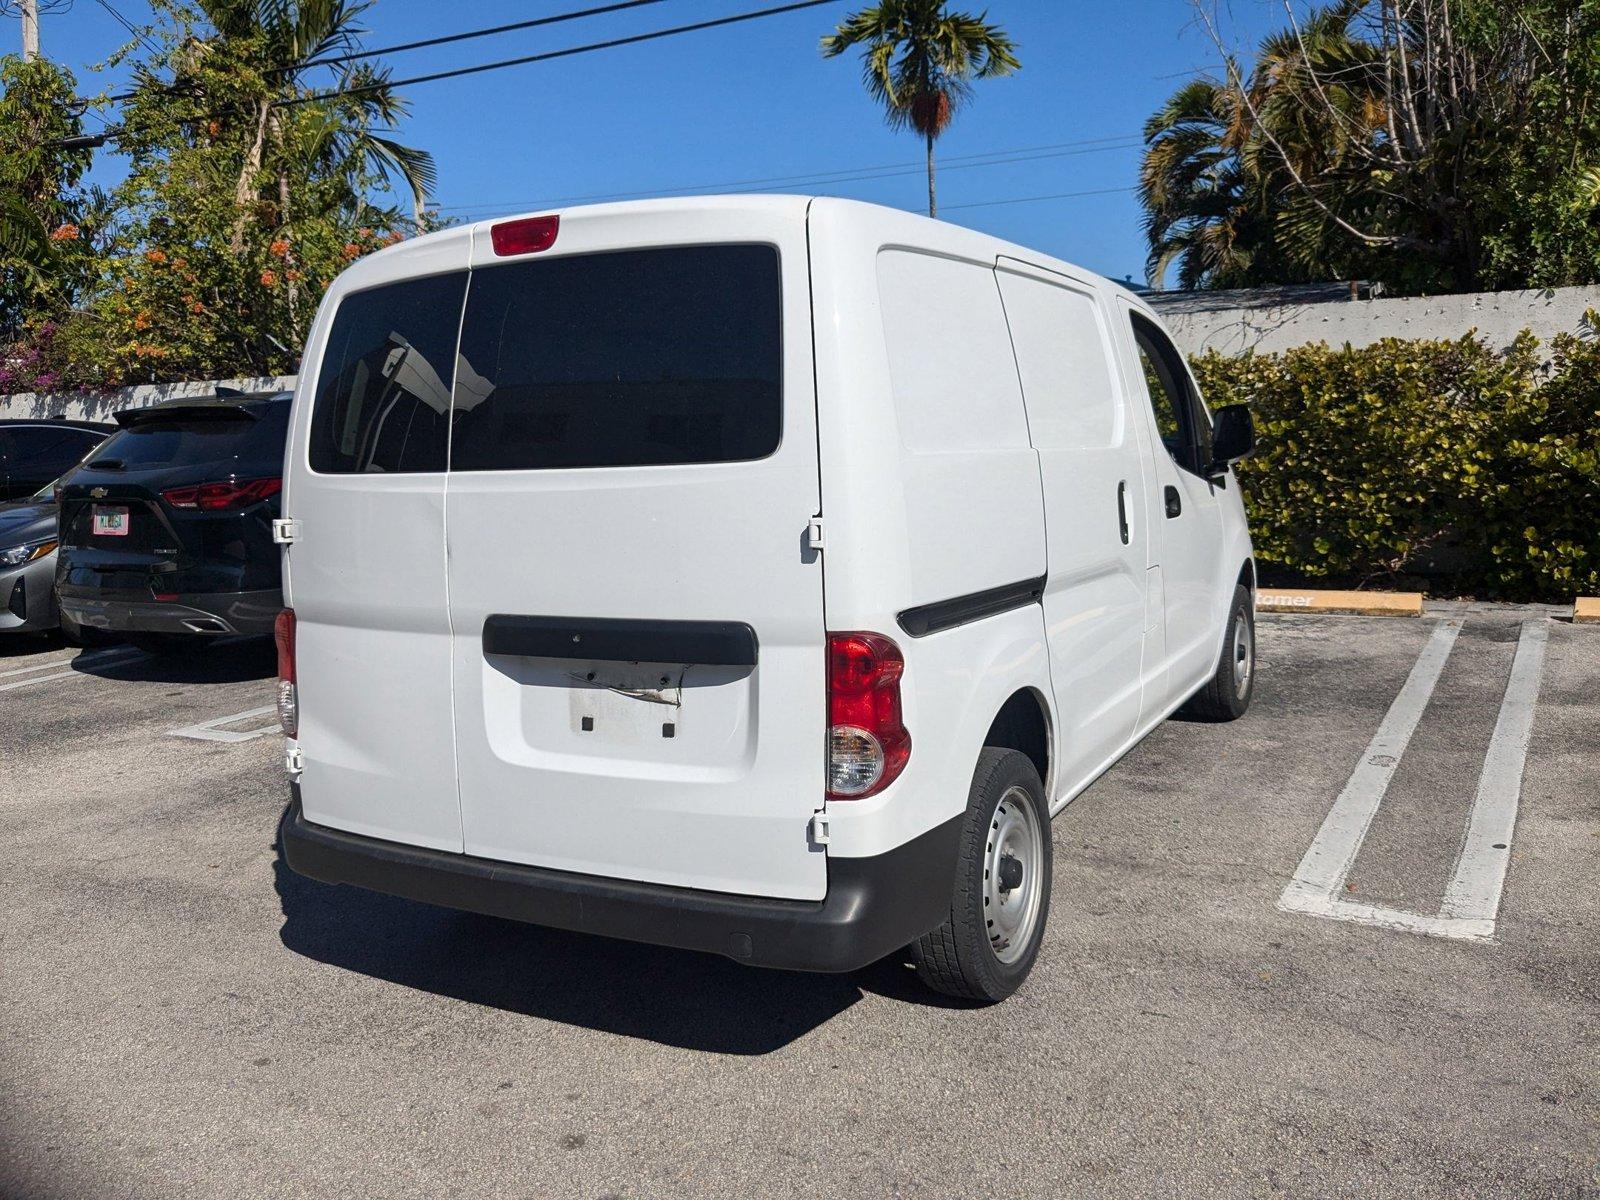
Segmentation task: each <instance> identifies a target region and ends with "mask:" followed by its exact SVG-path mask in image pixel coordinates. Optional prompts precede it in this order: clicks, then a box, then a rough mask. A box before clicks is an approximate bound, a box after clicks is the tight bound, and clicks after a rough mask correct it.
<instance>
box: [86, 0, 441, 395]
mask: <svg viewBox="0 0 1600 1200" xmlns="http://www.w3.org/2000/svg"><path fill="white" fill-rule="evenodd" d="M364 7H365V6H364V5H361V4H353V3H348V2H346V0H298V3H285V2H279V0H253V2H248V0H203V4H202V8H203V10H204V11H203V12H200V11H196V10H192V9H189V8H187V7H185V6H184V5H182V4H181V3H179V2H178V0H158V3H157V10H158V13H159V14H160V15H162V16H163V17H164V18H165V23H164V27H163V30H162V34H161V36H162V37H163V39H164V42H163V46H162V49H161V51H160V53H159V54H157V55H155V56H153V57H152V58H151V59H150V60H147V61H144V62H141V63H139V64H138V66H137V80H138V82H137V84H136V86H135V88H134V89H133V94H132V96H131V98H130V99H129V100H127V101H126V102H125V104H124V106H123V128H122V132H121V134H120V135H119V137H118V143H117V144H118V149H119V150H121V151H122V152H123V153H124V154H126V155H127V156H128V159H129V167H130V170H129V174H128V176H127V179H126V180H125V182H124V183H123V184H122V185H121V186H120V187H119V188H118V189H117V190H116V192H115V195H114V200H115V202H116V205H117V210H118V220H117V222H116V225H115V227H114V228H113V230H112V231H111V236H110V241H109V246H108V248H107V250H108V252H107V254H106V257H105V263H104V268H105V269H104V277H103V279H102V281H101V290H100V294H99V296H98V298H97V302H96V304H95V305H94V312H93V316H92V318H85V319H83V320H81V321H78V322H76V323H73V324H72V325H71V327H69V328H64V329H63V330H62V331H61V335H60V336H59V337H58V343H59V344H60V345H61V346H63V347H70V348H71V349H72V350H73V351H74V352H75V353H78V354H80V355H87V356H89V357H91V358H92V359H93V360H94V361H95V362H96V363H97V364H98V365H99V367H100V368H101V380H102V382H104V383H106V384H108V385H109V384H113V383H120V382H128V381H142V380H145V379H158V380H159V379H172V378H207V377H218V376H231V375H254V374H262V375H266V374H280V373H286V372H290V371H293V370H294V369H295V366H296V363H297V361H298V359H299V353H300V348H301V346H302V344H303V341H304V336H305V332H306V329H307V327H308V325H309V323H310V320H311V317H312V314H313V313H314V311H315V308H316V303H317V301H318V299H319V298H320V297H321V295H322V292H323V290H324V289H325V288H326V287H327V285H328V283H329V282H330V281H331V280H332V279H333V277H334V276H335V275H336V274H337V273H338V272H339V271H340V270H341V269H342V268H343V267H344V266H345V265H347V264H348V263H349V262H350V261H351V260H352V259H354V258H355V257H358V256H359V255H361V254H364V253H367V252H368V251H370V250H372V249H374V248H376V247H378V246H380V245H382V244H385V243H387V242H392V241H396V240H399V238H401V237H402V236H404V234H405V233H406V232H408V231H410V230H412V229H415V228H417V227H418V225H419V221H418V215H419V214H421V211H422V204H423V201H424V198H425V195H426V190H427V188H428V187H430V186H431V185H432V182H433V164H432V160H431V159H430V158H429V157H428V156H427V155H426V154H425V153H423V152H421V151H417V150H413V149H410V148H408V147H405V146H402V145H400V144H399V143H398V142H396V141H395V140H394V139H393V137H392V136H391V134H390V126H391V125H392V124H393V123H395V122H396V121H398V120H399V119H400V118H401V117H402V116H403V115H404V112H405V106H404V104H403V102H402V101H401V100H400V99H399V98H398V97H397V96H396V95H395V94H394V92H393V89H392V88H390V87H389V85H388V83H387V77H386V74H385V73H384V72H383V71H381V70H379V69H376V68H373V67H371V66H367V65H355V66H352V65H350V64H338V68H339V72H340V73H339V75H338V76H337V78H336V80H335V81H333V82H331V83H330V84H329V85H327V86H324V87H321V88H318V87H316V86H315V85H314V84H313V82H312V81H311V79H310V78H309V76H310V75H311V73H312V72H313V71H315V70H316V69H317V66H316V63H317V61H318V60H319V59H326V58H330V57H332V58H337V57H339V56H340V55H342V54H348V53H350V52H352V51H353V50H354V49H355V48H356V46H357V40H356V39H357V35H358V32H359V31H358V30H357V28H356V27H355V25H354V20H355V18H356V16H357V15H358V14H359V13H360V12H361V10H362V9H363V8H364ZM323 69H324V70H325V69H327V68H326V67H324V68H323ZM333 91H338V92H340V93H343V94H340V95H337V96H329V95H327V94H326V93H328V92H333ZM396 182H399V183H400V184H402V185H403V186H405V188H406V189H407V191H408V192H409V193H410V197H409V198H410V201H411V203H410V205H408V206H407V208H408V210H409V211H402V209H400V208H399V207H396V206H395V205H394V204H392V203H391V202H390V197H391V195H392V191H393V186H394V184H395V183H396ZM421 223H424V224H425V223H426V221H425V219H424V221H423V222H421Z"/></svg>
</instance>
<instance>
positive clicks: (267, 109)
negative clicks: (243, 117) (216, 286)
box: [228, 100, 272, 254]
mask: <svg viewBox="0 0 1600 1200" xmlns="http://www.w3.org/2000/svg"><path fill="white" fill-rule="evenodd" d="M271 115H272V105H271V104H269V103H268V102H267V101H265V100H263V101H262V102H261V111H260V113H259V114H258V115H257V117H256V137H255V141H253V142H252V143H251V144H250V153H249V154H247V155H246V156H245V160H244V169H243V170H241V171H240V172H239V184H238V186H237V187H236V188H234V191H233V202H234V204H235V206H236V207H237V208H238V209H239V215H238V216H237V217H236V218H234V222H233V236H232V237H231V238H230V239H229V240H228V249H230V250H231V251H233V253H235V254H238V253H240V252H241V251H242V250H243V249H244V231H245V226H246V225H248V224H249V223H250V204H251V202H252V201H253V200H254V199H255V194H256V175H257V174H258V173H259V172H260V170H261V156H262V154H263V152H264V151H265V150H266V144H267V118H268V117H269V116H271Z"/></svg>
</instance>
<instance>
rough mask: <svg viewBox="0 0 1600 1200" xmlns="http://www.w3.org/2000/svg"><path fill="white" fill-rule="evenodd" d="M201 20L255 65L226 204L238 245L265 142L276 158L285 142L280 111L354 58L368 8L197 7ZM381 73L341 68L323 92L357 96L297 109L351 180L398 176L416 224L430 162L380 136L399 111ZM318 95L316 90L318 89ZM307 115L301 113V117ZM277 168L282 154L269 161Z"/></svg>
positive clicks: (334, 0)
mask: <svg viewBox="0 0 1600 1200" xmlns="http://www.w3.org/2000/svg"><path fill="white" fill-rule="evenodd" d="M199 2H200V8H201V11H203V12H204V13H205V16H206V19H207V20H208V21H210V23H211V24H212V25H213V26H214V27H215V28H216V30H217V32H218V33H220V34H221V35H222V36H223V37H224V38H226V39H228V40H229V41H230V42H233V43H234V44H236V45H250V46H251V47H252V48H253V49H254V55H253V57H255V58H256V60H257V62H258V63H259V67H258V70H259V86H257V87H256V88H255V89H254V90H255V92H256V95H255V97H254V101H253V105H252V111H251V123H252V127H253V129H254V135H253V137H252V138H251V142H250V146H249V149H248V151H247V153H246V155H245V160H244V162H243V164H241V167H240V171H239V178H238V182H237V185H236V187H235V192H234V199H235V202H236V203H237V204H238V206H239V209H240V213H241V216H240V223H239V226H238V230H237V232H236V234H235V242H236V243H240V244H242V239H243V230H244V225H245V222H246V220H247V215H246V213H247V210H248V209H249V208H250V207H251V206H252V205H253V204H254V202H255V200H256V198H257V193H258V190H259V186H260V183H259V176H260V174H261V168H262V163H263V161H264V158H265V153H266V148H267V144H268V143H269V141H270V142H271V143H272V144H273V145H274V146H276V147H277V148H278V149H279V150H280V152H281V151H282V150H283V148H284V145H285V143H286V141H288V140H289V135H288V133H287V131H286V129H285V121H284V120H283V117H282V111H283V110H281V109H280V108H279V107H278V106H279V105H280V104H281V103H282V102H283V101H285V100H297V101H298V98H299V97H302V96H303V95H304V94H305V92H306V91H308V90H310V89H309V88H308V87H307V86H306V84H305V82H304V80H305V77H306V76H307V75H308V74H309V73H310V72H311V71H314V70H315V69H317V67H318V65H319V63H321V61H322V60H324V59H327V58H330V57H334V58H337V57H338V56H340V55H342V54H348V53H350V52H352V51H354V50H355V49H356V48H357V46H358V44H359V36H360V34H361V32H362V31H361V29H360V27H359V25H358V23H357V19H358V18H359V17H360V15H361V13H362V12H364V11H365V10H366V9H367V8H369V7H370V6H371V0H199ZM386 79H387V73H386V72H383V71H380V70H375V69H373V68H371V67H368V66H366V65H358V66H353V67H352V66H346V67H345V68H344V69H343V70H342V71H341V73H340V77H339V79H338V82H337V83H336V84H334V85H333V86H332V87H329V88H327V89H325V90H327V91H346V90H350V89H355V88H359V89H361V90H360V92H359V94H358V95H355V96H335V97H333V98H332V99H328V100H320V101H315V102H312V103H310V104H304V103H301V104H299V108H300V111H301V112H302V113H304V114H305V116H306V121H307V123H309V124H310V125H312V126H313V127H314V128H316V129H317V130H318V131H319V133H320V138H319V139H318V140H320V141H321V142H322V144H323V145H325V146H329V147H336V148H337V152H338V154H339V157H340V158H341V160H342V161H343V162H345V163H347V164H349V165H350V167H351V170H352V172H354V171H355V170H357V169H358V168H359V169H365V170H366V171H368V172H369V173H371V174H376V175H377V176H379V177H382V178H384V179H388V178H390V177H391V176H393V175H398V176H399V177H400V178H401V179H402V180H404V182H405V184H406V186H407V187H408V188H409V189H410V191H411V195H412V206H413V212H414V213H415V214H416V216H417V217H418V219H419V220H420V218H421V213H422V210H423V206H424V204H425V203H426V201H427V194H428V191H429V189H431V188H432V186H433V184H434V180H435V173H434V166H433V159H432V157H431V156H430V155H429V154H428V153H427V152H426V151H422V150H416V149H413V148H411V147H408V146H404V145H401V144H400V143H399V142H397V141H395V140H394V139H393V138H392V137H390V136H388V135H389V133H390V130H389V129H388V128H386V127H387V126H392V125H393V124H395V123H396V122H397V121H398V120H399V118H400V117H402V116H403V115H404V113H405V110H406V106H405V103H404V101H402V100H401V99H400V98H399V97H398V96H397V95H396V94H395V93H394V92H393V91H392V90H391V89H389V88H388V87H386V86H383V85H384V84H385V82H386ZM319 90H324V89H319ZM308 110H309V111H308ZM277 157H278V158H279V159H280V161H282V159H283V154H282V153H280V154H279V155H278V156H277ZM275 183H276V191H277V202H278V205H279V209H280V215H279V219H280V221H286V220H287V218H288V212H287V206H288V201H289V198H290V190H291V189H290V187H289V180H288V177H287V175H286V173H285V172H284V171H283V170H282V169H280V171H279V172H278V177H277V179H276V181H275Z"/></svg>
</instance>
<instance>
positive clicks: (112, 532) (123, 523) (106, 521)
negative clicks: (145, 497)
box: [93, 504, 128, 537]
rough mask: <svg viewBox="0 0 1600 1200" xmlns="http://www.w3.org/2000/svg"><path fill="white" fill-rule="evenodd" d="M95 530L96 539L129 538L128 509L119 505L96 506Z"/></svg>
mask: <svg viewBox="0 0 1600 1200" xmlns="http://www.w3.org/2000/svg"><path fill="white" fill-rule="evenodd" d="M93 528H94V535H95V537H127V536H128V510H127V508H125V507H123V506H122V505H118V504H96V505H95V506H94V527H93Z"/></svg>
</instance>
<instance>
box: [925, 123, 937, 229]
mask: <svg viewBox="0 0 1600 1200" xmlns="http://www.w3.org/2000/svg"><path fill="white" fill-rule="evenodd" d="M927 137H928V215H929V216H930V217H937V216H938V215H939V199H938V196H937V195H936V194H935V192H934V190H933V134H931V133H930V134H928V135H927Z"/></svg>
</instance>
